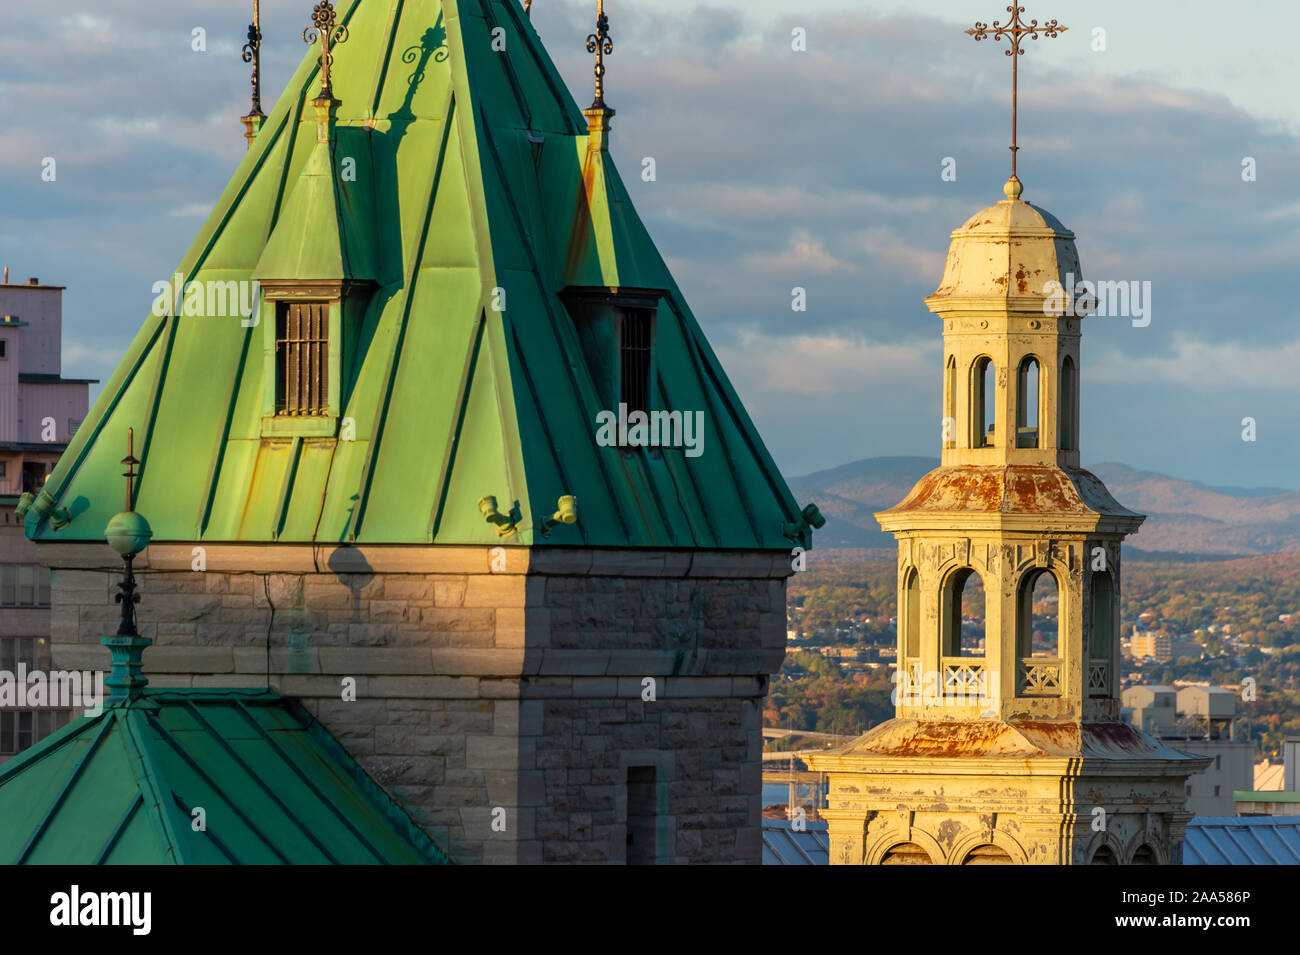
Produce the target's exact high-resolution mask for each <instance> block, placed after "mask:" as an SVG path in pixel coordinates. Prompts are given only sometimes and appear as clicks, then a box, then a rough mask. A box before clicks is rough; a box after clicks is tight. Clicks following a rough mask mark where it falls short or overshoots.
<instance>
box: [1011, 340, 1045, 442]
mask: <svg viewBox="0 0 1300 955" xmlns="http://www.w3.org/2000/svg"><path fill="white" fill-rule="evenodd" d="M1041 374H1042V372H1041V370H1040V369H1039V366H1038V359H1037V358H1034V357H1033V356H1032V355H1031V356H1029V357H1028V358H1026V359H1025V360H1024V361H1022V362H1021V363H1020V368H1019V369H1018V370H1017V372H1016V447H1017V448H1036V447H1038V392H1039V384H1040V375H1041Z"/></svg>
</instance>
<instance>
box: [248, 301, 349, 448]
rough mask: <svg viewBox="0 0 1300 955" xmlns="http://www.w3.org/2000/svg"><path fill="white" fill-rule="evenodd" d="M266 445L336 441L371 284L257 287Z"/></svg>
mask: <svg viewBox="0 0 1300 955" xmlns="http://www.w3.org/2000/svg"><path fill="white" fill-rule="evenodd" d="M261 284H262V300H261V304H260V306H259V307H260V309H261V311H260V314H259V315H258V322H257V328H258V333H259V334H260V335H261V338H262V347H263V364H262V375H263V379H262V380H263V382H264V391H263V399H262V429H261V430H262V436H263V437H291V436H301V437H337V436H338V427H339V420H340V416H341V411H340V409H341V408H342V407H344V406H345V405H346V404H347V399H348V391H349V389H350V388H351V386H352V382H351V380H350V379H349V378H348V377H347V376H346V375H345V371H346V369H347V368H348V364H347V362H348V361H349V360H350V359H349V356H351V355H354V354H355V351H356V348H357V336H358V334H359V331H358V330H359V328H360V325H361V320H362V317H363V316H364V315H365V313H366V308H367V304H368V302H369V299H370V297H371V295H372V294H373V288H374V287H373V283H368V282H348V283H344V282H302V281H287V282H270V281H266V280H263V281H262V283H261Z"/></svg>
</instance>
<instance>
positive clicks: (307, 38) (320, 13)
mask: <svg viewBox="0 0 1300 955" xmlns="http://www.w3.org/2000/svg"><path fill="white" fill-rule="evenodd" d="M318 39H319V40H320V48H321V50H320V98H321V99H332V98H333V95H334V94H333V92H332V91H331V89H330V67H332V66H333V65H334V54H333V53H331V52H330V50H331V49H332V48H333V47H335V46H338V45H339V44H341V43H346V42H348V28H347V25H346V24H343V23H339V22H338V19H337V17H336V16H335V13H334V4H332V3H330V2H329V0H321V2H320V3H318V4H316V6H315V8H314V9H313V10H312V13H311V26H309V27H307V29H305V30H303V31H302V40H303V42H304V43H306V44H307V45H308V46H311V44H313V43H315V42H316V41H317V40H318Z"/></svg>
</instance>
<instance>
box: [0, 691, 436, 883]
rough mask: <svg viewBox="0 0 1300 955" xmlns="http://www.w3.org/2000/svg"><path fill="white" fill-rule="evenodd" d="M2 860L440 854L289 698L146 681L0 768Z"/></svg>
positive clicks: (287, 859) (151, 861) (388, 860)
mask: <svg viewBox="0 0 1300 955" xmlns="http://www.w3.org/2000/svg"><path fill="white" fill-rule="evenodd" d="M0 817H3V818H4V820H5V824H4V825H3V826H0V862H3V863H5V864H45V863H50V864H55V863H56V864H60V865H91V864H135V865H169V864H206V865H225V864H232V865H234V864H294V865H323V864H351V865H365V864H425V863H441V862H447V861H448V860H447V858H446V856H445V855H443V853H442V851H441V850H440V849H439V848H438V847H437V846H435V845H434V844H433V842H432V841H431V840H430V839H429V838H428V836H427V835H425V834H424V832H423V831H422V830H421V829H420V828H419V827H418V826H417V825H416V824H415V823H414V822H413V821H412V820H411V819H410V817H408V816H407V815H406V814H405V813H404V812H403V811H402V810H401V809H400V808H399V807H398V805H397V804H396V803H395V802H394V801H393V800H392V798H391V797H389V796H388V794H387V793H385V792H384V790H383V789H381V788H380V787H379V786H378V785H377V784H376V783H375V782H374V781H373V780H371V779H370V777H369V776H367V775H366V773H365V772H364V771H363V770H362V769H361V768H360V767H359V766H358V765H357V764H356V762H355V761H354V760H353V759H352V757H351V756H349V755H348V754H347V752H346V751H345V750H344V749H343V748H342V746H340V745H339V744H338V742H336V741H335V740H334V738H333V737H332V736H330V735H329V733H327V732H326V731H325V730H324V729H323V728H322V727H321V726H320V724H319V723H317V722H316V721H315V719H313V718H312V717H311V716H310V715H309V714H308V713H307V712H306V711H305V710H303V709H302V708H301V707H300V706H299V705H298V704H296V703H293V702H291V701H289V700H285V699H283V698H281V697H280V696H279V695H278V694H276V693H275V692H273V691H270V690H224V689H222V690H217V689H213V690H192V689H186V690H151V689H145V690H143V692H142V693H141V694H140V696H139V697H138V698H137V699H133V700H131V701H129V702H125V703H119V704H110V705H109V706H108V707H107V708H105V709H104V710H103V712H102V713H100V714H99V715H98V716H94V717H88V716H83V717H80V718H78V719H75V720H73V721H72V722H71V723H70V724H68V725H67V726H65V727H63V728H62V729H61V730H58V731H57V732H55V733H54V734H53V735H51V736H49V737H46V738H45V739H44V740H42V741H41V742H39V743H37V744H36V745H35V746H33V747H32V748H30V749H28V750H26V751H25V752H23V753H21V754H20V755H18V756H17V757H15V758H14V759H13V760H11V761H10V762H8V763H6V764H5V765H4V766H3V767H0Z"/></svg>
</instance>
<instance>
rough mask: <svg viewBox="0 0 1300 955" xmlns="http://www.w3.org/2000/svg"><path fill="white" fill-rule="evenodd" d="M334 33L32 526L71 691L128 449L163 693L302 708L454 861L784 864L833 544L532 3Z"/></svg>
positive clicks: (101, 662)
mask: <svg viewBox="0 0 1300 955" xmlns="http://www.w3.org/2000/svg"><path fill="white" fill-rule="evenodd" d="M303 6H304V10H303V17H304V21H305V20H306V17H307V15H308V13H310V12H311V4H309V3H304V5H303ZM332 14H333V10H332V8H331V7H330V5H329V4H328V3H322V4H317V5H316V15H317V16H319V17H321V18H323V19H327V18H328V16H332ZM337 14H338V25H339V26H342V25H346V31H339V32H335V30H334V29H330V28H328V27H326V26H324V25H321V24H318V26H319V27H320V31H319V32H320V34H321V36H322V37H326V36H327V37H329V38H330V39H331V46H330V54H329V55H330V56H332V57H333V60H332V61H330V60H328V59H327V60H326V61H325V62H326V63H327V64H330V63H331V62H332V69H331V72H330V75H329V77H328V85H327V83H326V82H325V79H326V78H325V77H323V76H322V75H321V54H322V49H321V46H320V42H321V41H320V40H319V39H318V45H317V46H315V47H313V48H312V49H311V50H310V51H309V52H308V53H307V54H306V56H305V57H304V59H303V62H302V64H301V66H300V67H299V69H298V71H297V73H296V74H295V75H294V77H293V79H292V80H291V81H290V82H289V85H288V88H287V89H286V90H285V91H284V93H283V95H282V96H281V97H280V99H279V101H278V102H277V103H276V105H275V106H274V108H273V109H272V110H271V111H270V113H269V115H268V116H267V117H266V121H265V123H264V124H262V125H261V128H260V129H259V130H258V131H257V133H256V136H255V137H254V139H253V142H252V144H251V148H250V149H249V150H248V153H247V155H246V156H245V157H244V158H243V159H242V161H241V163H240V165H239V167H238V169H237V170H236V171H235V173H234V176H233V178H232V181H231V183H230V185H229V187H228V188H227V190H226V192H225V193H224V194H223V195H222V196H221V198H220V199H219V200H218V202H217V204H216V207H215V208H214V209H213V212H212V215H211V216H210V218H209V219H208V221H207V223H206V224H205V225H204V227H203V229H202V231H201V233H200V234H199V235H198V236H197V238H196V240H195V242H194V244H193V245H192V246H191V248H190V250H189V251H188V252H187V253H186V255H185V256H184V258H183V259H182V261H181V263H180V265H179V266H178V267H177V268H176V269H174V270H173V269H170V268H167V266H170V264H171V263H160V269H159V271H160V278H167V277H168V276H171V275H172V274H173V273H175V276H176V278H175V280H174V281H173V282H171V283H167V287H166V288H165V290H164V291H163V293H162V295H161V296H160V298H159V301H158V302H157V303H156V307H155V309H154V310H153V312H152V314H150V315H149V316H147V317H146V319H145V321H144V324H143V325H142V327H141V330H140V332H139V334H138V335H137V336H136V338H135V340H134V341H133V342H132V344H131V346H130V347H129V348H128V349H127V352H126V355H125V357H124V358H123V360H122V362H121V364H120V365H119V367H118V369H117V371H116V372H115V373H114V375H113V376H112V378H111V379H110V380H109V381H108V382H107V384H106V385H105V386H104V389H103V391H102V392H101V394H100V396H99V398H98V400H97V402H96V404H95V407H94V408H93V409H92V410H91V412H90V415H89V416H88V417H87V419H86V421H85V423H84V425H83V426H82V427H81V428H80V429H79V430H78V432H77V434H76V437H75V439H74V441H73V443H72V445H71V446H70V447H69V449H68V452H67V453H66V454H65V455H64V456H63V458H62V460H61V462H60V464H59V466H58V468H57V469H56V470H55V472H54V473H53V474H52V475H51V477H50V479H49V481H48V483H47V484H46V485H45V489H44V490H43V491H42V493H41V494H40V495H39V496H37V497H36V498H35V499H34V500H30V501H27V502H25V504H24V508H25V510H26V512H27V533H28V536H29V537H30V538H32V539H34V540H35V541H36V542H37V546H38V548H39V551H40V554H41V558H42V560H43V561H44V562H46V563H47V564H49V565H50V566H52V567H53V568H54V571H53V592H54V597H53V602H54V607H53V612H52V617H53V621H52V630H53V633H54V637H53V640H54V657H55V665H56V666H60V667H85V668H104V667H105V666H106V664H107V662H108V657H107V653H106V651H105V650H104V648H103V647H101V646H100V645H99V644H98V639H99V636H100V635H101V634H102V633H103V630H104V627H105V626H108V625H110V623H111V621H112V620H113V619H114V617H113V615H114V613H115V611H114V609H113V603H112V600H111V590H110V578H111V573H112V571H113V570H114V567H115V561H114V558H113V554H112V553H111V552H110V551H109V550H108V548H107V547H106V546H105V545H104V544H103V543H102V537H103V533H104V526H105V524H106V522H107V521H108V520H109V518H110V517H111V516H112V515H113V514H115V513H116V512H117V511H119V510H121V509H122V485H121V478H120V476H119V475H120V473H121V466H120V464H119V459H120V458H121V448H122V445H123V441H124V436H125V434H126V430H127V428H128V427H134V428H135V434H136V436H137V439H138V441H139V444H138V448H139V450H138V451H137V454H138V456H139V458H140V460H141V473H140V476H139V479H138V481H137V483H136V485H135V500H134V502H133V503H134V505H135V506H136V507H137V508H138V509H139V510H140V511H141V512H144V513H147V514H148V517H149V521H150V523H151V524H152V526H153V534H154V536H153V543H152V544H151V545H150V547H149V549H148V551H146V552H145V554H143V555H142V556H141V559H140V560H139V561H138V563H137V565H136V566H137V569H138V570H140V571H142V574H141V578H142V579H141V582H140V587H141V591H142V593H143V596H144V601H143V603H142V605H141V607H142V609H141V613H140V621H139V623H140V629H141V632H142V633H143V635H144V636H146V637H148V638H151V639H152V640H153V641H154V644H155V645H154V647H153V649H152V650H151V651H150V653H149V654H148V656H147V657H146V658H145V668H146V671H147V674H148V676H149V679H150V680H151V682H152V685H153V686H155V687H191V688H199V687H270V688H273V689H276V690H278V691H279V693H280V694H281V695H282V696H290V697H295V698H297V699H300V700H301V701H302V702H303V704H304V705H305V707H306V708H307V709H308V710H309V711H310V712H311V713H312V714H313V715H314V716H315V717H316V718H317V719H318V720H319V721H320V724H321V725H322V726H323V727H324V728H325V729H326V730H328V731H329V732H330V733H331V734H332V735H333V736H334V737H335V738H336V739H337V740H338V741H339V742H340V743H342V745H343V746H344V747H345V748H346V749H347V750H348V752H349V753H350V754H351V755H352V756H353V757H355V759H356V761H357V762H358V763H359V764H360V765H361V766H362V767H363V768H364V769H365V770H366V772H367V773H369V774H370V775H371V776H372V777H373V779H374V780H375V781H376V782H378V783H379V784H381V785H382V786H383V787H384V788H385V789H386V790H387V792H388V793H389V794H390V795H391V796H392V797H393V798H394V799H395V800H396V801H397V802H398V803H400V804H401V806H402V807H403V808H404V809H405V810H406V811H407V812H408V813H409V814H410V815H411V817H412V818H413V820H414V821H415V823H416V824H417V825H419V826H420V827H422V828H423V829H424V830H425V831H426V832H427V833H428V834H429V836H431V837H432V838H433V839H434V840H435V841H436V842H437V843H438V845H439V846H440V847H441V848H442V849H443V850H445V852H446V853H447V854H448V855H449V856H450V857H451V858H452V859H453V860H455V861H458V862H553V861H554V862H561V861H591V862H688V861H708V862H749V863H757V862H759V861H760V860H761V841H760V840H761V836H760V831H759V817H760V808H761V807H760V799H761V763H760V754H761V749H762V738H761V726H760V723H761V711H762V702H763V699H764V697H765V696H766V692H767V682H768V678H769V675H770V674H772V673H774V672H776V670H777V669H778V668H779V667H780V665H781V660H782V658H783V656H784V653H785V578H786V577H787V576H789V574H790V573H791V566H790V550H791V548H792V547H793V546H795V545H796V544H799V545H802V546H804V547H807V546H809V544H810V540H809V538H810V527H811V526H815V525H816V524H818V523H819V522H820V518H819V517H818V516H817V514H816V512H815V510H809V511H807V513H804V512H801V511H800V509H799V508H798V506H797V505H796V503H795V501H794V500H793V498H792V497H791V494H790V491H789V489H788V488H787V487H786V485H785V482H784V481H783V480H782V478H781V476H780V474H779V472H778V471H777V469H776V466H775V465H774V463H773V462H772V459H771V457H770V456H769V454H768V453H767V450H766V449H765V447H764V446H763V442H762V439H761V438H760V437H759V435H758V433H757V431H756V430H755V428H754V426H753V423H752V422H751V421H750V419H749V416H748V414H747V413H746V411H745V409H744V406H743V404H742V403H741V401H740V399H739V397H738V396H737V395H736V393H735V390H734V389H733V388H732V386H731V384H730V383H729V381H728V379H727V376H726V374H725V373H724V372H723V370H722V368H721V365H720V364H719V362H718V360H717V358H716V356H715V355H714V353H713V351H712V350H711V348H710V347H709V344H708V342H707V340H706V339H705V337H704V335H703V333H702V332H701V330H700V327H699V324H698V323H697V322H696V320H695V317H694V315H693V314H692V313H691V311H690V309H689V307H688V305H687V304H686V301H685V299H684V298H683V296H682V294H681V292H680V291H679V290H678V288H677V286H676V284H675V282H674V281H673V278H672V276H671V275H670V274H669V271H668V269H667V266H666V265H665V264H664V260H663V258H662V257H661V256H660V254H659V252H658V250H657V249H656V247H655V245H654V242H653V241H652V240H651V238H650V236H649V234H648V232H647V231H646V229H645V226H644V225H643V224H642V222H641V220H640V218H639V217H638V215H637V213H636V210H635V209H634V208H633V206H632V202H631V200H630V198H629V196H628V191H627V188H626V187H625V185H624V183H623V181H622V180H621V178H620V177H619V174H618V171H617V169H616V168H615V165H614V162H613V160H612V158H611V156H610V152H609V136H610V129H609V127H610V123H609V118H610V116H611V115H612V110H610V109H608V107H605V106H604V104H603V102H602V101H599V99H598V102H597V103H596V104H594V105H593V107H592V108H591V109H589V110H586V111H585V112H584V111H583V110H581V109H580V108H579V107H578V104H577V103H576V102H575V101H574V99H573V98H572V97H571V96H570V94H569V92H568V90H567V89H566V88H565V86H564V83H563V81H562V80H561V78H560V76H559V74H558V72H557V71H556V69H555V66H554V64H553V63H552V61H551V59H550V57H549V56H548V55H547V53H546V50H545V49H544V48H543V46H542V44H541V40H540V39H539V37H538V35H537V33H536V32H535V31H534V29H533V27H532V25H531V23H530V22H529V21H528V19H527V17H526V16H525V13H524V10H523V8H522V7H521V6H520V4H519V0H424V2H421V3H411V2H409V0H408V2H403V0H364V2H363V0H343V2H340V3H339V4H338V11H337ZM602 19H603V18H602ZM598 30H599V31H600V32H603V30H604V26H603V25H602V26H600V27H598ZM581 40H582V38H581V37H578V38H576V40H575V42H578V43H581ZM254 280H256V282H255V281H254ZM231 295H234V298H235V299H236V300H237V304H234V305H233V306H232V302H231V298H230V296H231ZM173 299H175V301H174V302H173ZM173 305H175V306H177V307H173ZM611 419H613V420H615V421H617V422H618V424H619V426H618V428H617V429H614V428H613V427H612V426H607V427H605V428H604V429H603V433H602V421H605V422H608V421H609V420H611ZM645 419H649V420H650V421H651V423H652V426H651V427H650V428H647V427H646V424H645V423H644V422H645ZM805 510H806V509H805Z"/></svg>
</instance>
